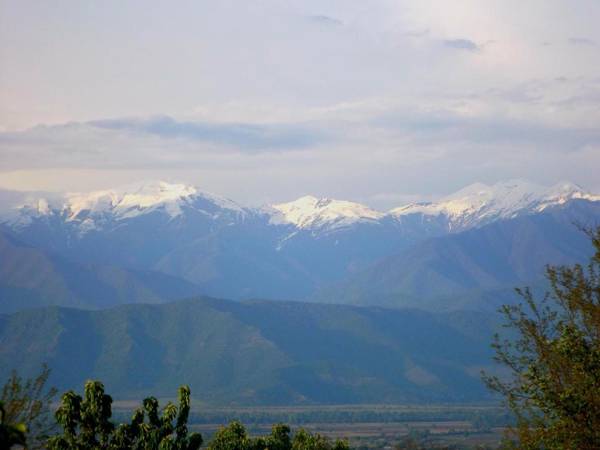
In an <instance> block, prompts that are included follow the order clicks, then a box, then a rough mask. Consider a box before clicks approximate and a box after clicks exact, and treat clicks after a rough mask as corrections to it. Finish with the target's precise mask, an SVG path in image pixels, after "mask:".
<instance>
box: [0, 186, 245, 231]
mask: <svg viewBox="0 0 600 450" xmlns="http://www.w3.org/2000/svg"><path fill="white" fill-rule="evenodd" d="M184 207H186V208H190V209H194V210H196V211H199V212H201V213H203V214H206V215H208V216H211V217H216V216H217V215H219V213H220V212H222V211H223V210H226V211H229V212H234V213H237V214H242V215H243V214H245V211H246V210H245V209H244V208H242V207H241V206H240V205H238V204H237V203H235V202H233V201H231V200H228V199H225V198H222V197H218V196H216V195H213V194H208V193H205V192H200V191H198V190H197V189H196V188H195V187H193V186H190V185H184V184H171V183H167V182H164V181H152V182H144V183H136V184H130V185H126V186H122V187H119V188H115V189H107V190H100V191H93V192H87V193H67V194H64V195H61V196H59V197H57V196H54V197H52V199H51V200H48V199H47V198H46V197H44V196H31V195H29V196H27V197H25V198H24V199H23V200H22V201H21V202H20V203H17V204H13V205H11V206H10V207H5V208H4V209H3V212H2V214H1V216H0V222H4V223H8V224H10V225H12V226H14V227H20V226H25V225H27V224H29V223H31V221H32V220H33V219H35V218H40V217H43V216H50V215H52V214H54V215H58V216H60V217H62V218H64V220H66V221H67V222H72V223H78V224H79V227H80V229H81V231H82V232H86V231H90V230H92V229H95V228H98V226H99V222H104V221H105V220H106V219H107V218H109V219H111V220H117V221H118V220H124V219H131V218H134V217H138V216H140V215H143V214H147V213H149V212H153V211H162V212H164V213H166V214H167V215H168V216H169V218H171V219H173V218H175V217H177V216H179V215H181V214H182V208H184Z"/></svg>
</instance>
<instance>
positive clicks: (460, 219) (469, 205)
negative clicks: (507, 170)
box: [389, 180, 600, 228]
mask: <svg viewBox="0 0 600 450" xmlns="http://www.w3.org/2000/svg"><path fill="white" fill-rule="evenodd" d="M572 199H587V200H592V201H594V200H600V197H599V196H594V195H592V194H590V193H588V192H585V191H584V190H583V189H582V188H581V187H579V186H577V185H576V184H573V183H569V182H561V183H558V184H556V185H555V186H552V187H550V188H548V187H545V186H541V185H539V184H535V183H532V182H529V181H525V180H509V181H503V182H499V183H496V184H494V185H491V186H490V185H486V184H483V183H475V184H472V185H469V186H467V187H465V188H463V189H461V190H459V191H457V192H455V193H454V194H451V195H448V196H446V197H444V198H442V199H440V200H439V201H438V202H432V203H413V204H410V205H406V206H402V207H399V208H395V209H392V210H391V211H390V212H389V214H390V215H392V216H395V217H401V216H406V215H409V214H423V215H428V216H439V215H444V216H446V217H447V218H448V219H449V224H450V227H452V228H457V227H458V228H465V227H468V226H473V225H477V224H482V223H487V222H489V221H491V220H495V219H498V218H511V217H515V216H517V215H519V214H523V213H527V212H529V213H533V212H536V211H542V210H543V209H545V208H547V207H549V206H553V205H560V204H564V203H565V202H567V201H569V200H572Z"/></svg>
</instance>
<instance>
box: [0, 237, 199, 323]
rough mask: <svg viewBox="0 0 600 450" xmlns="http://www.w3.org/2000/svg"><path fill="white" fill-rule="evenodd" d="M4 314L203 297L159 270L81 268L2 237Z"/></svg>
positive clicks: (0, 284) (0, 297)
mask: <svg viewBox="0 0 600 450" xmlns="http://www.w3.org/2000/svg"><path fill="white" fill-rule="evenodd" d="M0 261H1V264H0V312H5V313H10V312H14V311H18V310H21V309H24V308H31V307H39V306H48V305H61V306H74V307H80V308H104V307H109V306H114V305H119V304H123V303H139V302H144V303H157V302H163V301H167V300H174V299H177V298H184V297H189V296H192V295H195V294H198V291H199V288H198V287H197V286H195V285H193V284H191V283H189V282H187V281H184V280H181V279H179V278H175V277H172V276H169V275H166V274H162V273H157V272H142V271H134V270H126V269H121V268H118V267H114V266H101V265H94V264H79V263H74V262H71V261H67V260H65V259H63V258H61V257H58V256H56V255H53V254H50V253H48V252H45V251H43V250H40V249H38V248H34V247H30V246H27V245H25V244H23V243H21V242H19V241H17V240H15V239H13V238H11V237H10V236H8V235H6V234H3V233H0Z"/></svg>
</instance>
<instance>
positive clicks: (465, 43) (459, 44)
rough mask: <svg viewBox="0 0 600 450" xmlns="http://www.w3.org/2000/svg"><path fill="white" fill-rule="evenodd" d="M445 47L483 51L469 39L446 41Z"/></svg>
mask: <svg viewBox="0 0 600 450" xmlns="http://www.w3.org/2000/svg"><path fill="white" fill-rule="evenodd" d="M444 45H445V46H446V47H449V48H453V49H456V50H467V51H470V52H476V51H479V50H481V47H480V46H479V45H477V44H476V43H475V42H473V41H471V40H469V39H446V40H445V41H444Z"/></svg>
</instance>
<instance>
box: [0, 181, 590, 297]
mask: <svg viewBox="0 0 600 450" xmlns="http://www.w3.org/2000/svg"><path fill="white" fill-rule="evenodd" d="M0 197H2V196H0ZM11 199H13V200H11ZM597 199H598V197H596V196H593V195H591V194H589V193H586V192H585V191H583V190H582V189H581V188H579V187H577V186H575V185H572V184H569V183H561V184H559V185H556V186H554V187H552V188H545V187H542V186H538V185H535V184H532V183H527V182H524V181H518V180H517V181H514V180H513V181H509V182H504V183H497V184H495V185H493V186H487V185H483V184H480V183H479V184H475V185H472V186H469V187H467V188H465V189H463V190H461V191H459V192H457V193H455V194H453V195H451V196H448V197H446V198H443V199H441V200H440V201H438V202H435V203H429V204H414V205H407V206H404V207H400V208H396V209H393V210H391V211H389V212H387V213H384V212H379V211H375V210H373V209H371V208H368V207H367V206H364V205H361V204H358V203H354V202H348V201H341V200H333V199H318V198H315V197H311V196H306V197H302V198H301V199H298V200H296V201H293V202H289V203H281V204H276V205H271V206H269V207H265V208H259V209H256V208H246V207H243V206H240V205H238V204H237V203H235V202H233V201H231V200H227V199H224V198H221V197H218V196H215V195H212V194H207V193H203V192H201V191H199V190H198V189H196V188H195V187H193V186H188V185H182V184H170V183H165V182H149V183H142V184H136V185H131V186H125V187H122V188H115V189H109V190H105V191H97V192H92V193H85V194H66V195H62V196H60V195H59V196H56V195H55V196H40V195H39V194H35V195H34V194H27V195H25V198H24V199H22V201H20V202H16V203H14V202H15V201H16V200H14V195H8V196H6V198H5V199H4V200H3V201H2V203H3V204H4V203H5V202H9V201H13V205H12V207H8V206H6V205H5V206H4V207H2V209H1V210H0V230H1V229H3V230H5V231H7V232H9V233H11V234H13V235H14V236H16V237H17V238H18V239H19V240H20V241H22V242H25V243H27V244H28V245H31V246H34V247H38V248H40V249H41V250H43V251H45V252H49V253H52V254H57V255H60V256H61V257H62V258H65V259H67V260H70V261H74V262H76V263H79V264H95V265H108V266H116V267H121V268H124V269H127V270H135V271H154V272H162V273H164V274H167V275H170V276H173V277H177V278H183V279H185V280H187V281H188V282H189V283H192V284H195V285H198V286H200V287H201V289H202V293H204V294H207V295H213V296H219V297H227V298H234V299H248V298H257V297H258V298H271V299H281V298H287V299H293V300H301V299H306V298H309V297H310V296H312V295H313V294H314V293H315V291H316V290H318V289H320V288H322V287H323V286H327V285H331V284H332V283H336V282H340V281H342V280H344V279H346V278H348V277H352V276H354V275H357V274H359V273H360V272H361V271H363V270H366V269H367V268H368V267H370V266H372V265H373V264H375V263H377V262H378V261H381V260H382V259H384V258H386V257H391V256H393V255H398V254H400V253H402V252H404V251H406V250H407V249H408V248H410V247H411V246H414V245H416V244H418V243H421V242H424V241H426V240H427V239H430V238H432V237H439V236H447V235H451V234H455V233H459V232H462V231H465V230H469V229H477V228H481V227H483V226H485V225H487V224H491V223H495V222H498V221H500V220H508V219H514V218H518V217H527V216H531V215H538V214H542V213H544V212H545V211H547V210H549V209H552V208H563V207H565V206H567V205H568V204H570V203H571V202H574V201H583V200H588V201H589V202H592V201H593V200H597ZM0 200H2V198H0ZM592 203H600V202H596V201H593V202H592ZM515 263H517V262H516V261H515ZM518 263H519V264H521V263H523V262H518ZM442 284H443V283H442ZM472 284H473V288H475V289H479V287H478V286H479V284H478V283H472Z"/></svg>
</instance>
